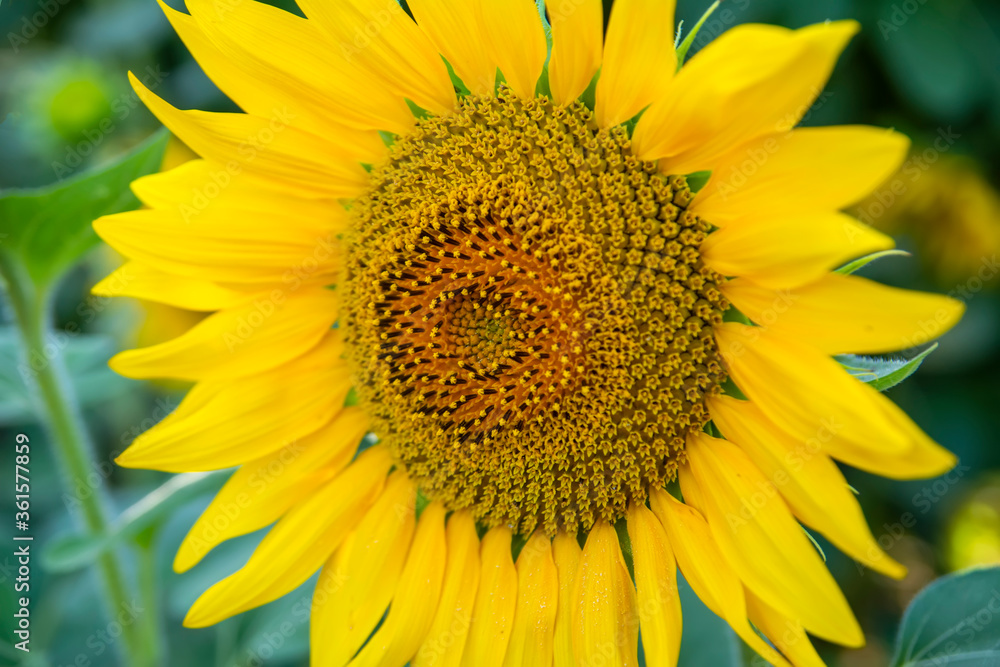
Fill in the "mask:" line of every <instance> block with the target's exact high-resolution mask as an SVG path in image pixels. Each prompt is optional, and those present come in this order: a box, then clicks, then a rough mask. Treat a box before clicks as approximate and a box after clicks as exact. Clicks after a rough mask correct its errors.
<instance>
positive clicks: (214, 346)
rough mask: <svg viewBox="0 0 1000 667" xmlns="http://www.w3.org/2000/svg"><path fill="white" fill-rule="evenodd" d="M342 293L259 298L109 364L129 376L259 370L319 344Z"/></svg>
mask: <svg viewBox="0 0 1000 667" xmlns="http://www.w3.org/2000/svg"><path fill="white" fill-rule="evenodd" d="M339 296H340V295H339V294H338V293H337V292H336V291H334V290H331V289H325V288H320V289H311V290H304V291H303V292H301V293H299V294H295V295H294V296H293V297H291V298H287V299H286V298H282V299H281V301H280V302H279V303H274V302H272V301H271V300H269V299H267V298H255V299H253V300H252V301H250V302H249V303H247V304H244V305H242V306H237V307H235V308H228V309H226V310H220V311H219V312H217V313H215V314H213V315H209V316H208V317H206V318H205V319H203V320H202V321H201V322H199V323H198V324H196V325H195V326H194V327H192V328H191V329H189V330H188V331H187V333H185V334H184V335H182V336H178V337H177V338H174V339H173V340H170V341H167V342H166V343H160V344H159V345H154V346H152V347H145V348H142V349H139V350H127V351H125V352H121V353H119V354H117V355H115V356H114V357H113V358H112V359H111V361H110V362H109V364H110V366H111V368H112V369H113V370H114V371H115V372H116V373H119V374H121V375H124V376H126V377H131V378H177V379H181V380H195V381H197V380H231V379H235V378H240V377H246V376H248V375H254V374H257V373H261V372H263V371H266V370H269V369H271V368H274V367H275V366H279V365H281V364H284V363H286V362H288V361H290V360H292V359H294V358H296V357H299V356H301V355H303V354H305V353H306V352H308V351H309V350H310V349H312V348H313V347H315V346H316V344H317V343H319V341H320V340H321V339H322V338H323V337H324V336H325V335H326V334H327V333H328V332H329V331H330V327H331V326H333V323H334V321H336V319H337V314H338V312H339V300H340V299H339Z"/></svg>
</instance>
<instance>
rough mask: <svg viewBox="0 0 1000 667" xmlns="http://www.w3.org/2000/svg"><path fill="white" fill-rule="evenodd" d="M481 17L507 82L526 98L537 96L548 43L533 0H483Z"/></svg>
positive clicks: (492, 54)
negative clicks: (536, 92) (536, 89)
mask: <svg viewBox="0 0 1000 667" xmlns="http://www.w3.org/2000/svg"><path fill="white" fill-rule="evenodd" d="M479 7H480V11H481V12H482V17H481V19H480V21H481V25H482V28H483V31H484V33H485V34H486V44H487V47H488V48H489V53H490V56H491V58H492V60H493V62H494V63H496V66H497V67H498V68H500V71H501V72H503V75H504V78H505V79H506V80H507V85H509V86H510V87H511V89H512V90H513V91H514V94H515V95H517V96H518V97H521V98H523V99H534V97H535V85H536V84H537V83H538V77H540V76H541V75H542V68H543V67H544V66H545V58H546V57H547V56H548V45H547V44H546V43H545V32H544V30H543V29H542V20H541V17H540V16H539V15H538V7H537V5H535V3H534V0H480V5H479Z"/></svg>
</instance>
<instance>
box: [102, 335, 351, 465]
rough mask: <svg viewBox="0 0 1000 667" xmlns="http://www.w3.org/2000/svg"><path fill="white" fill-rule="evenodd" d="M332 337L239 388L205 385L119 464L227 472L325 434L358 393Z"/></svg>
mask: <svg viewBox="0 0 1000 667" xmlns="http://www.w3.org/2000/svg"><path fill="white" fill-rule="evenodd" d="M342 351H343V344H342V343H340V342H339V340H337V337H336V336H331V337H330V338H328V339H327V340H326V341H324V342H323V343H321V344H320V345H319V346H317V347H316V348H315V349H313V350H312V351H310V352H309V353H308V354H306V355H304V356H302V357H301V358H299V359H296V360H294V361H292V362H289V363H288V364H285V365H283V366H279V367H278V368H275V369H273V370H270V371H268V372H266V373H261V374H260V375H256V376H253V377H250V378H244V379H241V380H238V381H220V382H201V383H199V384H197V385H196V386H195V387H194V388H193V389H192V390H191V391H190V392H189V393H188V395H187V396H186V397H185V398H184V400H183V401H181V404H180V405H179V406H178V407H177V409H176V410H175V411H174V412H173V413H171V414H170V415H169V416H168V417H167V418H166V419H164V420H163V421H161V422H160V423H159V424H157V425H156V426H154V427H153V428H151V429H150V430H148V431H146V432H145V433H143V434H142V435H140V436H139V437H138V438H136V439H135V441H134V442H133V443H132V445H131V446H130V447H129V448H128V449H126V450H125V451H124V452H123V453H122V454H121V455H120V456H119V457H118V458H117V459H116V461H117V463H118V464H119V465H121V466H124V467H126V468H151V469H154V470H164V471H167V472H194V471H198V470H220V469H222V468H229V467H231V466H234V465H240V464H242V463H245V462H246V461H249V460H253V459H255V458H258V457H261V456H264V455H265V454H269V453H271V452H274V451H277V450H279V449H281V448H282V447H284V446H285V445H287V444H288V443H291V442H294V441H295V440H297V439H298V438H301V437H304V436H306V435H309V434H310V433H313V432H315V431H317V430H319V428H320V427H322V426H323V425H324V424H326V423H327V422H329V421H330V419H332V418H333V417H334V415H336V414H337V413H338V412H340V411H341V409H343V406H344V399H345V398H346V397H347V392H348V390H349V389H350V387H351V379H350V374H349V372H348V370H347V368H346V367H345V366H344V364H343V361H341V359H340V356H341V353H342Z"/></svg>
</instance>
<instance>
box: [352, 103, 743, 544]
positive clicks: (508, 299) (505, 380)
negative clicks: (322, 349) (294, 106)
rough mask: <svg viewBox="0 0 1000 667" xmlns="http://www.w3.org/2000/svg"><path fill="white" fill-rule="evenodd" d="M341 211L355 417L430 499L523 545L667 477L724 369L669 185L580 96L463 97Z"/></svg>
mask: <svg viewBox="0 0 1000 667" xmlns="http://www.w3.org/2000/svg"><path fill="white" fill-rule="evenodd" d="M371 177H372V186H371V190H370V191H369V193H368V194H367V195H366V196H365V197H363V198H361V199H360V200H359V201H357V202H356V203H355V207H354V211H355V213H356V215H357V218H358V220H357V222H356V224H355V225H354V227H353V231H352V232H351V233H350V236H349V238H348V246H349V252H348V261H347V268H346V275H345V276H344V280H343V282H342V284H343V285H344V288H345V298H344V303H345V314H344V317H343V320H342V326H343V328H344V330H345V338H346V340H347V342H348V358H349V359H350V361H351V363H352V365H353V367H354V371H355V380H356V385H357V389H358V394H359V397H360V400H361V402H362V405H363V406H364V407H365V408H366V409H367V410H368V412H369V413H370V414H371V415H372V416H373V418H374V420H375V428H376V431H377V432H378V433H379V434H380V436H382V438H383V439H384V440H385V441H386V442H387V443H388V444H389V446H390V447H391V448H392V451H393V452H394V454H395V456H396V458H397V461H398V462H399V463H400V465H402V466H403V467H404V468H405V469H406V470H407V472H408V473H409V474H410V475H411V476H412V477H413V478H414V479H416V480H417V482H418V484H419V485H420V487H421V488H422V489H423V491H424V492H425V493H426V494H427V495H428V496H429V497H431V498H434V499H440V500H442V501H443V502H444V503H445V505H446V506H447V507H448V508H449V509H459V508H470V509H471V510H472V512H473V513H474V514H475V516H476V517H477V519H479V520H480V521H481V522H482V523H484V524H485V525H487V526H493V525H498V524H507V525H510V526H511V527H512V528H513V529H514V530H515V531H517V532H520V533H524V534H527V533H530V532H531V531H532V530H534V528H535V527H536V526H539V525H541V526H542V527H544V529H545V530H546V532H548V533H550V534H552V533H554V532H555V531H556V530H557V529H558V528H564V529H566V530H569V531H570V532H575V531H577V530H581V529H582V530H587V529H589V528H590V527H591V526H592V525H593V523H594V521H595V520H597V519H598V518H603V519H607V520H609V521H614V520H616V519H618V518H619V517H621V516H622V515H623V514H624V512H625V510H626V508H627V506H628V502H629V501H630V500H634V501H637V502H644V501H645V499H646V495H647V489H648V488H649V486H650V485H656V486H662V485H663V484H665V483H666V482H668V481H669V480H671V479H673V478H674V477H675V476H676V471H677V466H678V463H679V462H680V461H682V460H683V451H684V442H685V437H686V435H687V433H688V432H689V431H690V430H692V429H695V430H699V429H701V428H702V427H703V426H704V424H705V423H706V422H707V421H708V412H707V410H706V409H705V407H704V399H705V397H706V396H708V395H711V394H714V393H718V392H719V390H720V384H721V383H722V382H723V380H724V379H725V373H724V371H723V368H722V363H721V361H720V358H719V354H718V351H717V349H716V345H715V341H714V337H713V330H712V326H713V325H715V324H718V323H719V322H721V318H722V312H723V311H724V310H725V309H726V307H727V304H726V303H725V301H724V299H723V297H722V295H721V293H720V292H719V290H718V287H717V284H718V282H719V281H720V280H721V278H720V277H719V276H717V275H716V274H715V273H714V272H713V271H711V270H710V269H709V268H708V267H706V266H705V265H704V264H703V263H702V261H701V257H700V255H699V252H698V248H699V246H700V245H701V243H702V241H703V240H704V239H705V235H706V234H707V233H708V231H709V226H708V225H707V224H706V223H705V222H704V221H702V220H701V219H699V218H698V217H697V216H695V215H694V214H693V213H691V212H689V211H687V210H686V207H687V205H688V204H689V202H690V200H691V197H692V195H691V192H690V190H689V189H688V187H687V184H686V181H685V180H684V178H682V177H665V176H663V175H660V174H658V173H657V171H656V166H655V164H652V163H644V162H642V161H640V160H639V159H638V158H636V157H635V156H634V155H632V153H631V151H630V148H629V140H628V135H627V133H626V132H625V131H624V130H623V129H622V128H615V129H612V130H601V129H598V128H597V126H596V124H595V123H594V121H593V118H592V115H591V113H590V112H589V111H588V110H587V108H586V107H584V106H583V105H581V104H578V103H576V104H573V105H571V106H568V107H558V106H554V105H553V104H552V103H551V102H550V101H549V100H547V99H544V98H539V99H536V100H528V101H525V100H519V99H516V98H514V97H513V96H511V95H509V93H507V92H506V91H501V94H500V96H499V97H498V98H485V97H469V98H465V99H464V100H463V101H462V103H461V105H460V107H459V108H458V109H457V110H456V112H455V113H454V114H452V115H449V116H444V117H434V118H427V119H424V120H421V121H420V122H419V123H417V126H416V128H415V129H414V130H413V132H411V133H410V134H409V135H407V136H406V137H403V138H401V139H400V140H399V141H397V143H396V144H395V145H394V146H393V148H392V151H391V155H390V158H389V159H388V160H387V161H386V162H385V163H384V164H382V165H379V166H377V167H375V168H374V169H373V171H372V174H371Z"/></svg>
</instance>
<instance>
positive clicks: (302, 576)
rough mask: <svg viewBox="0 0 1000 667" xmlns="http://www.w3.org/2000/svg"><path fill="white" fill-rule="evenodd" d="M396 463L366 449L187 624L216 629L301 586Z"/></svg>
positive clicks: (289, 517)
mask: <svg viewBox="0 0 1000 667" xmlns="http://www.w3.org/2000/svg"><path fill="white" fill-rule="evenodd" d="M391 465H392V457H391V456H390V454H389V452H388V450H387V449H386V448H385V447H381V446H375V447H372V448H371V449H368V450H366V451H365V452H364V453H363V454H362V455H361V456H359V457H358V459H357V460H356V461H355V462H354V463H353V464H351V466H350V467H349V468H348V469H347V470H346V471H344V472H343V473H342V474H340V475H339V476H338V477H337V478H336V479H334V480H333V481H332V482H330V483H329V484H327V485H326V486H325V487H323V488H322V489H320V490H319V491H318V492H317V493H316V494H314V495H313V496H312V497H311V498H310V499H309V500H307V501H306V502H304V503H302V504H301V505H299V506H298V507H296V508H295V509H293V510H292V511H290V512H289V513H288V514H286V515H285V516H284V517H283V518H282V519H281V520H280V521H279V522H278V523H277V524H275V526H274V528H272V529H271V531H270V532H269V533H268V534H267V536H266V537H265V538H264V539H263V541H261V543H260V545H259V546H258V547H257V549H256V551H254V553H253V556H251V557H250V560H249V561H248V562H247V564H246V565H244V566H243V567H242V568H241V569H240V570H238V571H237V572H236V573H234V574H232V575H230V576H228V577H226V578H225V579H223V580H222V581H220V582H219V583H217V584H215V585H214V586H212V587H211V588H209V589H208V590H207V591H205V593H204V594H203V595H202V596H201V597H200V598H198V600H197V601H196V602H195V603H194V606H192V607H191V610H190V611H189V612H188V614H187V617H186V618H185V619H184V625H185V626H186V627H189V628H201V627H205V626H208V625H214V624H215V623H218V622H219V621H221V620H224V619H226V618H229V617H230V616H233V615H235V614H239V613H240V612H243V611H246V610H247V609H253V608H254V607H259V606H260V605H262V604H266V603H268V602H270V601H272V600H275V599H277V598H279V597H281V596H282V595H284V594H285V593H287V592H289V591H291V590H292V589H294V588H296V587H297V586H299V585H300V584H302V582H304V581H305V580H306V579H308V578H309V577H310V576H312V574H313V573H314V572H316V571H317V570H318V569H319V568H320V567H321V566H322V565H323V562H324V561H326V559H327V558H328V557H329V556H330V554H331V553H333V551H334V550H335V549H336V548H337V547H338V546H339V545H340V543H341V542H342V541H343V539H344V537H345V536H346V535H347V533H348V532H349V531H350V530H351V529H352V528H354V526H355V525H357V523H358V521H360V520H361V518H362V517H363V516H364V513H365V511H366V510H367V509H368V508H369V507H370V506H371V504H372V502H373V501H374V500H375V498H376V497H377V496H378V494H379V492H380V491H381V490H382V487H383V485H384V483H385V475H386V473H388V472H389V466H391Z"/></svg>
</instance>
